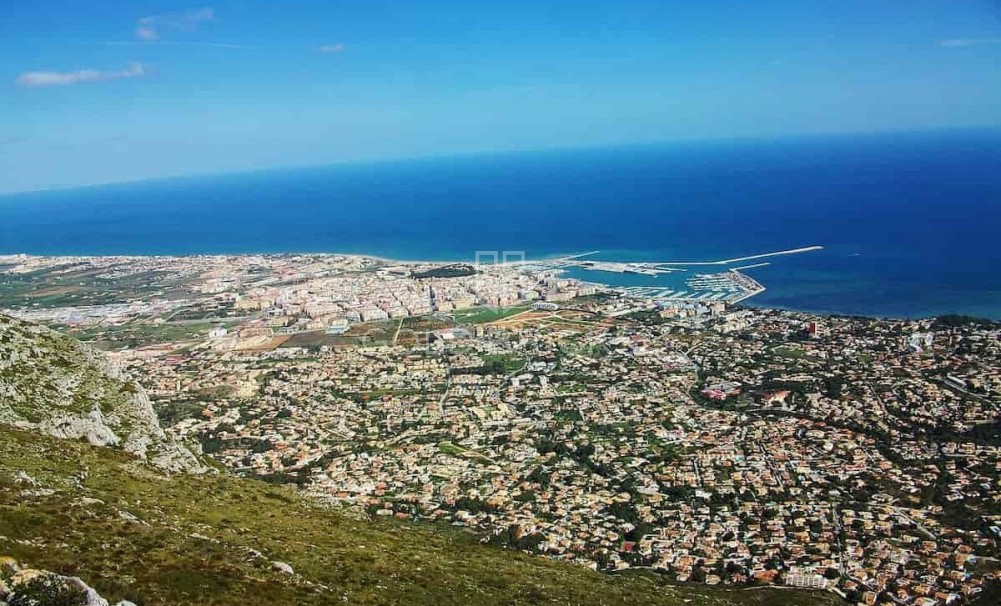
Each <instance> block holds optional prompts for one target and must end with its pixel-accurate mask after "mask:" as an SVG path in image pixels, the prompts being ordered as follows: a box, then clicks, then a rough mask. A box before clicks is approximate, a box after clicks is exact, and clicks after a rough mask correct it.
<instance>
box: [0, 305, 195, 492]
mask: <svg viewBox="0 0 1001 606" xmlns="http://www.w3.org/2000/svg"><path fill="white" fill-rule="evenodd" d="M0 423H6V424H9V425H13V426H14V427H19V428H22V429H31V430H36V431H40V432H42V433H44V434H47V435H50V436H53V437H56V438H68V439H84V440H86V441H88V442H90V443H91V444H94V445H96V446H112V447H118V448H121V449H123V450H125V451H126V452H128V453H130V454H132V455H134V456H136V457H138V458H140V459H145V460H148V461H149V462H150V463H152V464H153V465H154V466H156V467H159V468H160V469H163V470H165V471H170V472H178V471H184V472H199V471H204V469H205V468H204V467H203V466H202V464H201V463H200V462H199V461H198V459H197V457H196V456H195V455H194V454H192V452H191V451H190V450H188V449H187V448H185V447H184V446H181V445H180V444H177V443H175V442H174V441H172V440H171V439H170V438H168V436H167V435H166V434H165V433H164V431H163V429H162V428H161V427H160V424H159V422H158V420H157V417H156V413H155V412H153V407H152V406H151V405H150V401H149V398H148V397H147V396H146V393H145V391H143V389H142V388H141V387H139V385H138V384H137V383H136V382H135V381H132V380H131V379H129V378H128V377H126V376H124V375H123V374H122V373H121V371H120V370H119V369H118V368H116V367H115V366H114V365H113V364H111V363H110V362H109V361H108V359H107V358H105V357H104V354H102V353H100V352H98V351H95V350H93V349H91V348H90V347H87V346H86V345H84V344H82V343H80V342H79V341H76V340H74V339H72V338H70V337H67V336H65V335H62V334H59V333H58V332H55V331H53V330H50V329H48V328H45V327H44V326H39V325H37V324H32V323H30V322H24V321H21V320H17V319H14V318H10V317H8V316H3V315H0Z"/></svg>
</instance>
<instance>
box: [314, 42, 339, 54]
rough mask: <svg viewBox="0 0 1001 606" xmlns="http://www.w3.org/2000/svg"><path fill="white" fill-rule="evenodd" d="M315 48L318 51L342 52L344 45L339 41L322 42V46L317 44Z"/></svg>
mask: <svg viewBox="0 0 1001 606" xmlns="http://www.w3.org/2000/svg"><path fill="white" fill-rule="evenodd" d="M316 50H317V52H320V53H342V52H344V45H343V44H341V43H339V42H338V43H337V44H324V45H323V46H317V47H316Z"/></svg>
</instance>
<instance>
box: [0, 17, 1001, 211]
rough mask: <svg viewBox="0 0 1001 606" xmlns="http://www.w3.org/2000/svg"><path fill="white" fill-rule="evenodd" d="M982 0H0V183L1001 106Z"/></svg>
mask: <svg viewBox="0 0 1001 606" xmlns="http://www.w3.org/2000/svg"><path fill="white" fill-rule="evenodd" d="M999 65H1001V2H997V1H990V0H840V1H834V0H832V1H820V0H791V1H786V0H770V1H768V2H734V1H733V0H727V1H717V0H698V1H694V0H687V1H685V2H673V1H670V0H650V1H647V0H642V1H639V0H615V1H605V0H588V1H587V2H582V1H581V0H572V1H571V0H528V1H526V0H508V1H506V2H495V3H486V2H483V3H481V2H469V1H468V0H465V1H451V0H449V1H442V0H422V1H420V2H418V1H416V0H410V1H400V0H397V1H382V0H346V1H345V0H342V1H305V0H302V1H299V0H287V1H284V2H253V1H250V0H244V1H226V2H208V3H205V4H199V3H177V2H166V1H163V2H146V1H142V0H130V1H128V2H124V1H123V2H110V1H102V0H94V1H93V2H84V1H83V0H75V1H68V0H67V1H61V2H50V1H45V0H33V1H30V2H29V1H25V0H4V1H3V2H0V193H9V192H14V191H25V190H34V189H42V188H49V187H64V186H73V185H85V184H96V183H107V182H115V181H126V180H134V179H145V178H154V177H162V176H173V175H189V174H205V173H214V172H223V171H234V170H245V169H263V168H271V167H285V166H300V165H317V164H327V163H334V162H342V161H355V160H371V159H381V158H400V157H411V156H430V155H446V154H460V153H471V152H490V151H508V150H519V149H542V148H554V147H575V146H588V145H605V144H621V143H631V142H647V141H662V140H665V141H666V140H675V139H702V138H721V137H722V138H730V137H761V136H763V137H784V136H792V135H799V134H810V133H852V132H871V131H894V130H917V129H932V128H961V127H971V126H974V127H978V126H997V125H1001V69H999V68H998V66H999Z"/></svg>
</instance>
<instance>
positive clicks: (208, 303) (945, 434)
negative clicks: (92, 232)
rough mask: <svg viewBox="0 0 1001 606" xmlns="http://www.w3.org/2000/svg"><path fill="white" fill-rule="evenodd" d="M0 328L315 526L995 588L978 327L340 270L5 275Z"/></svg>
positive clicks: (459, 272)
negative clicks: (336, 510) (85, 351)
mask: <svg viewBox="0 0 1001 606" xmlns="http://www.w3.org/2000/svg"><path fill="white" fill-rule="evenodd" d="M722 276H723V277H720V278H707V280H717V281H718V280H724V279H726V280H730V282H728V283H734V284H740V280H738V279H737V278H734V277H733V276H732V274H731V275H730V277H726V276H727V274H722ZM737 276H738V277H739V276H740V274H737ZM752 282H753V281H752ZM758 287H759V285H757V284H756V283H753V284H751V285H750V286H749V287H748V288H758ZM735 288H736V287H735ZM0 308H2V309H0V311H2V312H3V313H7V314H10V315H15V316H20V317H23V318H27V319H32V320H35V321H39V322H43V323H46V324H49V325H51V326H54V327H57V328H59V329H60V330H64V331H67V332H68V333H70V334H74V335H76V336H78V337H79V338H82V339H84V340H87V341H90V342H91V343H93V344H94V345H96V346H98V347H100V348H101V349H104V350H106V351H107V352H108V355H109V356H111V357H112V359H113V360H115V361H116V362H117V363H118V364H119V365H120V366H122V367H123V368H124V369H126V370H127V371H128V372H129V373H130V374H131V375H132V376H134V377H136V378H137V379H138V380H139V381H140V383H141V384H142V385H143V387H144V388H145V389H146V390H147V392H148V393H149V395H150V397H151V398H152V400H153V402H154V406H155V407H156V409H157V411H158V413H159V415H160V418H161V421H162V423H163V424H164V425H165V426H166V427H167V429H168V431H169V432H171V433H172V434H173V435H175V436H177V437H179V438H181V439H183V440H185V441H186V442H188V443H190V444H193V445H197V447H198V448H199V449H200V450H201V452H202V453H204V454H205V455H207V456H210V457H212V458H213V459H214V460H215V461H217V462H218V463H219V464H220V465H221V466H222V467H224V468H226V469H228V470H231V471H232V472H233V473H238V474H243V475H248V476H253V477H257V478H260V479H262V480H265V481H268V482H275V483H288V484H295V485H298V486H299V487H300V488H301V490H302V491H304V492H306V493H307V494H309V495H311V496H312V497H314V498H316V499H318V500H321V501H325V502H328V503H330V504H331V505H333V506H339V507H348V508H353V509H355V510H357V511H359V512H366V513H367V514H369V515H372V516H377V517H393V518H397V519H399V520H413V521H415V522H417V521H420V522H423V523H440V524H450V525H454V526H456V527H461V528H464V529H467V530H468V531H469V532H473V533H475V534H476V535H477V536H479V537H481V540H482V541H483V542H487V543H491V544H495V545H498V546H502V547H505V548H509V549H518V550H523V551H528V552H531V553H536V554H540V555H545V556H548V557H552V558H558V559H562V560H567V561H572V562H575V563H578V564H581V565H584V566H590V567H592V568H595V569H600V570H603V571H610V572H611V571H620V570H626V569H631V568H643V569H649V570H652V571H656V572H657V573H659V574H661V575H664V576H665V577H666V578H668V579H670V580H671V581H673V582H680V583H705V584H710V585H735V586H745V585H746V586H759V585H785V586H792V587H801V588H808V589H816V590H828V591H832V592H836V593H838V594H840V595H841V596H843V597H845V598H846V599H847V600H849V601H850V602H851V603H859V604H867V605H873V604H915V605H918V606H934V605H946V604H956V603H962V602H965V601H968V600H970V599H972V598H975V597H977V596H978V595H982V594H983V593H984V592H986V591H992V590H993V591H996V587H997V586H998V584H999V582H1001V562H999V560H998V558H999V557H1001V549H999V547H1001V543H999V541H1001V479H999V478H1001V457H999V454H1001V450H999V448H1001V325H998V324H996V323H991V322H988V321H982V320H976V319H973V318H963V317H949V316H946V317H941V318H936V319H924V320H890V319H868V318H850V317H833V316H826V317H825V316H818V315H814V314H806V313H799V312H791V311H776V310H765V309H756V308H753V307H746V306H733V305H731V304H730V303H729V302H727V301H722V300H714V299H706V300H704V301H699V300H671V299H657V298H651V297H649V296H641V295H640V294H638V293H636V292H630V291H625V290H618V289H614V288H608V287H604V286H602V285H598V284H591V283H588V282H581V281H578V280H571V279H566V278H564V277H563V276H562V275H561V274H560V272H559V270H558V268H555V269H554V268H553V267H550V266H546V265H544V264H542V265H528V264H503V263H499V264H486V265H481V264H462V263H454V264H444V263H400V262H394V261H388V260H381V259H375V258H367V257H355V256H345V255H252V256H226V257H209V256H200V257H72V258H70V257H29V256H23V255H17V256H6V257H0Z"/></svg>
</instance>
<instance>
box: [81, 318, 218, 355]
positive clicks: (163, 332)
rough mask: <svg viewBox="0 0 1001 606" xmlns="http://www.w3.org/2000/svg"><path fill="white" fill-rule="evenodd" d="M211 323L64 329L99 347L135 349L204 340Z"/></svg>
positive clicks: (141, 323)
mask: <svg viewBox="0 0 1001 606" xmlns="http://www.w3.org/2000/svg"><path fill="white" fill-rule="evenodd" d="M214 326H215V324H213V323H211V322H184V323H172V322H164V323H162V324H152V323H149V322H129V323H127V324H122V325H121V326H97V327H91V328H86V329H83V330H78V331H74V330H72V329H70V330H67V331H66V332H67V334H70V335H72V336H73V337H75V338H77V339H80V340H81V341H87V342H90V344H91V345H93V346H94V347H98V348H100V349H105V350H109V349H135V348H137V347H145V346H147V345H158V344H161V343H176V342H180V341H203V340H205V339H206V338H207V335H208V332H209V330H211V329H212V328H213V327H214Z"/></svg>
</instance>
